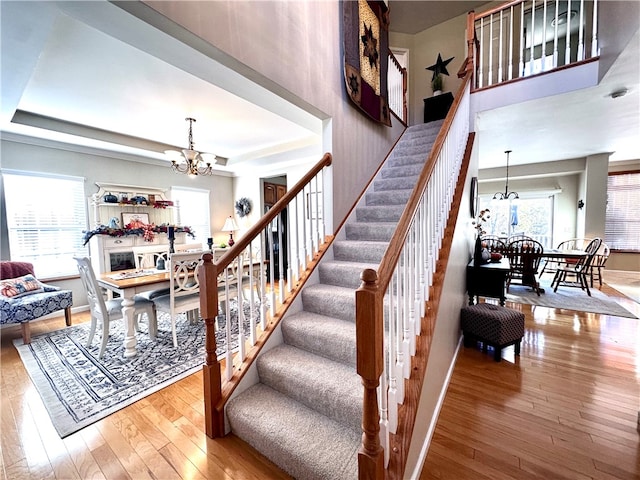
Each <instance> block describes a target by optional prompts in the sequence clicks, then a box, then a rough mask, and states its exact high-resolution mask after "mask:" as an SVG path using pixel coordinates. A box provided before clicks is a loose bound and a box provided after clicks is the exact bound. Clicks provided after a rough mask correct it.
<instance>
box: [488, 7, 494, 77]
mask: <svg viewBox="0 0 640 480" xmlns="http://www.w3.org/2000/svg"><path fill="white" fill-rule="evenodd" d="M488 43H489V62H488V63H489V72H488V73H487V77H488V79H487V85H493V13H492V14H491V15H489V42H488Z"/></svg>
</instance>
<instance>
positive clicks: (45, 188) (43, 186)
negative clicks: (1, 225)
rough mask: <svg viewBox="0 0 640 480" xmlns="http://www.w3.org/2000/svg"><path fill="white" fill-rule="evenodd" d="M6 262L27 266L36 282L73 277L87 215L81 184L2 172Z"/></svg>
mask: <svg viewBox="0 0 640 480" xmlns="http://www.w3.org/2000/svg"><path fill="white" fill-rule="evenodd" d="M2 176H3V181H4V195H5V205H6V213H7V231H8V235H9V249H10V252H11V260H14V261H24V262H31V263H33V266H34V269H35V272H36V275H37V276H38V277H39V278H52V277H59V276H67V275H75V274H77V273H78V268H77V266H76V262H75V261H74V260H73V256H74V255H78V254H82V255H87V254H88V249H87V247H85V246H83V245H82V232H83V230H85V229H86V225H87V215H86V207H85V195H84V179H83V178H81V177H67V176H58V175H48V174H40V173H34V172H20V171H6V170H5V171H3V172H2Z"/></svg>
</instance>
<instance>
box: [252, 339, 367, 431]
mask: <svg viewBox="0 0 640 480" xmlns="http://www.w3.org/2000/svg"><path fill="white" fill-rule="evenodd" d="M258 375H259V377H260V382H261V383H264V384H265V385H268V386H269V387H271V388H273V389H274V390H277V391H278V392H280V393H282V394H283V395H286V396H287V397H289V398H292V399H294V400H295V401H297V402H300V403H302V404H304V405H306V406H307V407H309V408H312V409H314V410H316V411H318V412H320V413H321V414H323V415H325V416H327V417H329V418H332V419H333V420H335V421H337V422H339V423H341V424H343V425H345V426H348V427H350V428H353V430H354V431H356V432H357V431H359V430H360V426H361V424H362V382H361V381H360V377H359V376H358V374H357V373H356V370H355V368H354V367H352V366H348V365H345V364H344V363H341V362H334V361H333V360H330V359H328V358H326V357H322V356H320V355H315V354H313V353H310V352H305V351H304V350H301V349H299V348H296V347H294V346H291V345H280V346H278V347H276V348H272V349H270V350H269V351H267V352H265V353H264V355H261V356H260V357H259V358H258Z"/></svg>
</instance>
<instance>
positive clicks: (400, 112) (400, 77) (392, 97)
mask: <svg viewBox="0 0 640 480" xmlns="http://www.w3.org/2000/svg"><path fill="white" fill-rule="evenodd" d="M387 90H388V94H389V108H390V109H391V111H392V112H393V113H395V114H396V115H397V116H398V118H399V119H400V120H402V121H403V122H404V123H405V125H406V124H407V69H406V68H403V67H402V65H400V62H398V60H397V59H396V57H395V55H394V54H393V53H391V52H389V69H388V71H387Z"/></svg>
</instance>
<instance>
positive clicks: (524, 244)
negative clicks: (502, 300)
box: [504, 239, 544, 296]
mask: <svg viewBox="0 0 640 480" xmlns="http://www.w3.org/2000/svg"><path fill="white" fill-rule="evenodd" d="M543 252H544V247H543V246H542V244H541V243H540V242H538V241H536V240H532V239H520V240H515V241H513V242H511V243H509V244H508V245H507V247H506V249H505V251H504V254H505V256H506V257H507V259H508V260H509V273H508V274H507V291H509V286H510V285H511V283H513V281H514V280H518V281H519V283H521V284H522V285H526V286H529V287H531V288H533V289H534V290H535V292H536V293H537V294H538V296H539V295H540V291H541V290H540V284H539V282H538V279H537V278H536V275H537V274H538V268H539V266H540V261H541V259H542V254H543Z"/></svg>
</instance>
